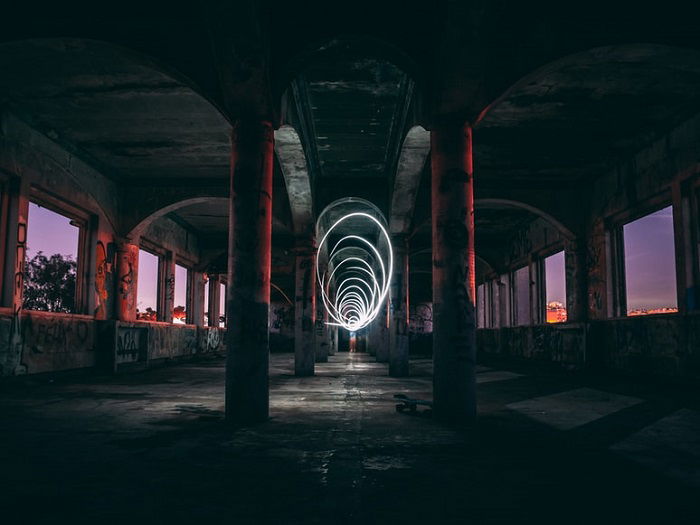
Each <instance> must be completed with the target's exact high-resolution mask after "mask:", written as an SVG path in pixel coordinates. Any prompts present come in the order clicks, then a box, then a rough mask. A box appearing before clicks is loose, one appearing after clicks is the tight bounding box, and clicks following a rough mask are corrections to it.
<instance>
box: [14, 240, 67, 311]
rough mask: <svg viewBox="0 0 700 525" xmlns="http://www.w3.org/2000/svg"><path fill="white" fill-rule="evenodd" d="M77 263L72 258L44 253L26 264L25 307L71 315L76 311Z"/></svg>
mask: <svg viewBox="0 0 700 525" xmlns="http://www.w3.org/2000/svg"><path fill="white" fill-rule="evenodd" d="M77 272H78V263H77V262H76V261H74V260H73V258H72V257H70V256H63V255H61V254H60V253H56V254H54V255H52V256H51V257H46V256H45V255H44V253H43V252H41V251H40V252H37V254H36V255H35V256H34V257H32V258H31V259H29V260H27V261H26V262H25V271H24V302H23V306H24V308H27V309H29V310H44V311H47V312H65V313H70V312H73V311H74V310H75V281H76V275H77Z"/></svg>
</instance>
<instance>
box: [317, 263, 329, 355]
mask: <svg viewBox="0 0 700 525" xmlns="http://www.w3.org/2000/svg"><path fill="white" fill-rule="evenodd" d="M314 275H315V274H314ZM316 288H319V287H318V286H317V287H316ZM327 321H328V312H327V311H326V309H325V307H324V306H323V301H322V300H321V295H320V293H319V294H318V296H317V297H316V330H315V340H314V344H315V349H314V356H315V359H316V362H317V363H327V362H328V355H329V354H330V330H329V327H328V325H327V324H326V322H327Z"/></svg>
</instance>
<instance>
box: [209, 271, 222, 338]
mask: <svg viewBox="0 0 700 525" xmlns="http://www.w3.org/2000/svg"><path fill="white" fill-rule="evenodd" d="M220 284H221V278H220V277H219V276H218V275H211V274H210V275H209V313H208V315H207V324H208V325H209V326H219V316H220V315H221V307H220V305H221V286H219V285H220Z"/></svg>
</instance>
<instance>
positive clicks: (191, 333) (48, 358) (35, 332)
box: [0, 311, 226, 377]
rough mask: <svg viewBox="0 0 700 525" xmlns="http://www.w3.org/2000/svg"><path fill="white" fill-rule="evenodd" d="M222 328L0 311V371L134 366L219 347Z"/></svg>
mask: <svg viewBox="0 0 700 525" xmlns="http://www.w3.org/2000/svg"><path fill="white" fill-rule="evenodd" d="M225 336H226V329H225V328H215V327H197V326H194V325H173V324H169V323H147V322H135V323H122V322H120V321H95V320H94V319H93V318H92V317H90V316H84V315H70V314H55V313H47V312H33V311H23V312H22V313H21V314H20V315H12V314H11V312H9V311H3V312H0V377H7V376H18V375H25V374H40V373H46V372H61V371H65V370H77V369H90V368H95V367H99V368H100V369H101V370H102V371H109V370H111V371H118V370H120V369H128V368H133V367H134V366H139V367H147V366H151V365H153V364H156V363H158V362H163V361H168V360H174V359H185V358H191V357H194V356H196V355H202V354H214V353H224V352H225V351H226V344H225Z"/></svg>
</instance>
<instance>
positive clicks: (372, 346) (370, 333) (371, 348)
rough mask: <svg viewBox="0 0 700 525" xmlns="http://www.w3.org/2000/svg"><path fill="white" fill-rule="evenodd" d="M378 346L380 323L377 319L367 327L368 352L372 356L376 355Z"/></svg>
mask: <svg viewBox="0 0 700 525" xmlns="http://www.w3.org/2000/svg"><path fill="white" fill-rule="evenodd" d="M377 346H379V323H378V322H377V320H376V319H375V320H374V321H372V324H370V325H369V326H368V327H367V353H369V355H371V356H372V357H376V356H377Z"/></svg>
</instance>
